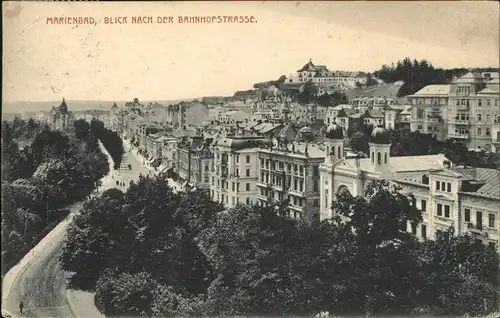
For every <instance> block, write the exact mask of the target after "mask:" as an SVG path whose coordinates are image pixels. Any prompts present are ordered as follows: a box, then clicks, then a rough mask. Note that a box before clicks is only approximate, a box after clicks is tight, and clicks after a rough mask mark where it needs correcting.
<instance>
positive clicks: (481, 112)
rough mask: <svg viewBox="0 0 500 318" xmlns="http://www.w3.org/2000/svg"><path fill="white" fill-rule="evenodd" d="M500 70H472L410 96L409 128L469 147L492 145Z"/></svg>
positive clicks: (499, 105) (497, 114)
mask: <svg viewBox="0 0 500 318" xmlns="http://www.w3.org/2000/svg"><path fill="white" fill-rule="evenodd" d="M499 94H500V82H499V78H498V73H482V74H481V73H477V72H470V73H467V74H466V75H464V76H462V77H460V78H458V79H455V80H454V81H453V82H452V84H451V85H428V86H426V87H424V88H422V89H421V90H420V91H418V92H417V93H415V94H413V95H410V96H408V98H409V99H410V101H411V104H412V117H411V124H410V128H411V130H412V131H417V130H418V131H421V132H423V133H428V134H432V135H433V136H435V137H436V138H437V139H439V140H444V139H455V140H457V141H459V142H463V143H465V144H466V145H467V147H468V148H469V149H487V150H489V149H491V148H494V145H492V128H493V127H492V126H493V124H494V122H495V119H496V118H497V117H498V116H499V115H500V104H499Z"/></svg>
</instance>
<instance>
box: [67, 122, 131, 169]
mask: <svg viewBox="0 0 500 318" xmlns="http://www.w3.org/2000/svg"><path fill="white" fill-rule="evenodd" d="M83 125H84V124H83V123H81V122H80V123H79V124H78V127H77V124H76V123H75V128H77V131H82V132H83V133H84V132H85V128H83V127H82V128H83V129H78V128H80V127H81V126H83ZM77 134H78V135H80V134H79V133H77ZM89 134H92V135H94V136H95V138H97V139H99V140H100V141H101V142H102V144H103V145H104V147H105V148H106V150H107V151H108V152H109V154H110V155H111V158H113V162H114V165H115V166H114V168H115V169H118V168H120V164H121V162H122V159H123V153H124V150H123V141H122V139H121V137H120V136H119V135H118V133H117V132H115V131H112V130H110V129H107V128H105V127H104V123H103V122H102V121H100V120H97V119H92V121H91V122H90V129H89Z"/></svg>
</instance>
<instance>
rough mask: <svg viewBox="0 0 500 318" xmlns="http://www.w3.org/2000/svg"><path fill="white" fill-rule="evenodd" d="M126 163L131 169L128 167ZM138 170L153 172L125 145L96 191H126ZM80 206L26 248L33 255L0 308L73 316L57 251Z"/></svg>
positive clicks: (28, 314)
mask: <svg viewBox="0 0 500 318" xmlns="http://www.w3.org/2000/svg"><path fill="white" fill-rule="evenodd" d="M100 146H101V150H102V151H103V152H104V153H106V154H107V156H108V160H109V162H110V168H112V167H113V164H112V160H111V158H110V156H109V154H108V153H107V151H106V150H105V149H104V147H102V144H100ZM129 164H130V165H131V167H132V170H129V169H128V165H129ZM141 174H142V175H148V174H151V175H152V172H150V170H148V169H147V168H146V167H145V166H144V165H143V164H142V163H141V162H140V161H139V159H138V157H137V155H136V154H133V153H128V151H127V149H126V150H125V153H124V156H123V162H122V164H121V168H120V169H119V170H118V171H114V170H113V169H111V170H110V173H109V174H108V175H107V176H105V177H104V178H103V179H101V181H102V185H101V187H100V188H99V191H97V192H98V193H102V192H103V191H105V190H106V189H110V188H118V189H120V190H122V191H126V189H127V188H128V186H129V183H130V181H131V180H134V181H135V180H138V179H139V176H140V175H141ZM116 181H119V182H123V183H125V186H117V185H116ZM81 206H82V203H81V202H79V203H75V204H73V205H72V206H70V207H69V208H70V211H71V213H70V215H69V216H68V217H67V218H66V219H64V220H63V221H62V222H61V223H60V224H58V225H57V226H56V227H55V228H54V229H53V230H52V231H51V232H50V233H49V234H48V235H47V236H46V237H44V238H43V239H42V240H41V241H40V243H39V244H38V245H37V246H36V247H35V248H34V249H33V250H32V251H30V252H29V253H31V254H33V258H32V260H31V261H29V263H26V265H25V267H24V268H21V269H20V270H19V274H18V275H17V276H15V279H14V280H13V282H12V287H11V289H10V293H9V294H8V297H7V298H5V297H2V300H3V302H2V311H3V310H6V311H7V312H9V313H10V314H11V315H12V316H13V317H74V314H73V313H72V311H71V309H70V306H69V304H68V300H67V298H66V281H67V278H68V277H69V276H70V273H67V272H64V271H62V270H61V268H60V267H59V261H58V259H57V254H58V252H59V250H60V248H61V246H62V243H63V240H64V235H65V234H66V230H67V228H68V225H69V223H70V222H71V218H72V216H73V215H74V214H76V213H78V212H79V210H80V208H81ZM20 301H22V302H23V304H24V310H23V315H20V313H19V307H18V306H19V302H20Z"/></svg>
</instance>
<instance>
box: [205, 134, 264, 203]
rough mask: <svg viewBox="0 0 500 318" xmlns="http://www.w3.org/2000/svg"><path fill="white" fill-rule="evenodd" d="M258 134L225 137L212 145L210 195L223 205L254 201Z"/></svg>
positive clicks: (260, 139) (260, 140) (262, 141)
mask: <svg viewBox="0 0 500 318" xmlns="http://www.w3.org/2000/svg"><path fill="white" fill-rule="evenodd" d="M265 143H266V139H263V138H261V137H251V136H248V137H244V136H237V137H236V136H227V137H226V138H223V139H221V140H219V141H217V142H216V143H215V144H214V146H213V153H214V155H213V161H212V163H211V170H212V176H211V185H210V195H211V197H212V199H213V200H215V201H218V202H221V203H223V204H224V206H225V207H226V208H232V207H235V206H236V205H237V204H238V203H243V204H255V203H256V201H255V198H256V195H257V186H256V182H257V176H258V167H257V163H258V147H259V145H260V144H265Z"/></svg>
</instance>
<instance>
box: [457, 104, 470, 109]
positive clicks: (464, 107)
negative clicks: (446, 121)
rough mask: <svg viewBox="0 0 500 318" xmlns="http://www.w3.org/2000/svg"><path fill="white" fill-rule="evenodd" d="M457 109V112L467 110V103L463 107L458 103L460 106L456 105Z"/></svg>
mask: <svg viewBox="0 0 500 318" xmlns="http://www.w3.org/2000/svg"><path fill="white" fill-rule="evenodd" d="M457 109H458V110H469V103H467V104H465V105H462V103H460V105H457Z"/></svg>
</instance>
